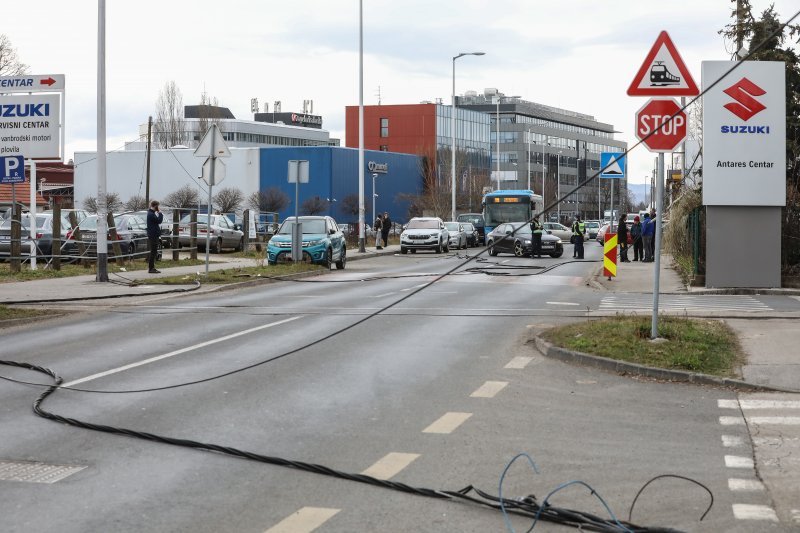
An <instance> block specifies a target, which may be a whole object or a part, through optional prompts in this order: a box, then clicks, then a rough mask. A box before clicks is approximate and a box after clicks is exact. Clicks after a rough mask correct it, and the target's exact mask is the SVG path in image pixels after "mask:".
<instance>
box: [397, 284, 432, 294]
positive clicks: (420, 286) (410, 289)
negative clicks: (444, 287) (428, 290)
mask: <svg viewBox="0 0 800 533" xmlns="http://www.w3.org/2000/svg"><path fill="white" fill-rule="evenodd" d="M426 285H428V283H420V284H419V285H414V286H413V287H409V288H407V289H400V290H401V291H402V292H408V291H413V290H414V289H419V288H422V287H424V286H426Z"/></svg>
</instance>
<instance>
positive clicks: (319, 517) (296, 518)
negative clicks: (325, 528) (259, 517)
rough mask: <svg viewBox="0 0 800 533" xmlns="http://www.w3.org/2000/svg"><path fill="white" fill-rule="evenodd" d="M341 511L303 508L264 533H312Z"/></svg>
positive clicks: (323, 508)
mask: <svg viewBox="0 0 800 533" xmlns="http://www.w3.org/2000/svg"><path fill="white" fill-rule="evenodd" d="M339 511H341V509H327V508H325V507H303V508H302V509H300V510H299V511H297V512H295V513H294V514H292V515H291V516H288V517H286V518H284V519H283V520H281V521H280V522H278V523H277V524H275V525H274V526H272V527H271V528H269V529H268V530H266V531H265V532H264V533H310V532H311V531H314V530H315V529H317V528H318V527H319V526H321V525H322V524H324V523H325V522H327V521H328V520H329V519H330V518H331V517H332V516H333V515H335V514H336V513H338V512H339Z"/></svg>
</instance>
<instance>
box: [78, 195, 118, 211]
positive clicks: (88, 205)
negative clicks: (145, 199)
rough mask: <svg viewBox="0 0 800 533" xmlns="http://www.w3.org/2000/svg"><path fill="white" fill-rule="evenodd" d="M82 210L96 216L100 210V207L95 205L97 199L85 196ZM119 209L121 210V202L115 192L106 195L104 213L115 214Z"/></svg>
mask: <svg viewBox="0 0 800 533" xmlns="http://www.w3.org/2000/svg"><path fill="white" fill-rule="evenodd" d="M83 208H84V209H86V210H87V211H88V212H90V213H94V214H97V211H98V209H99V208H100V206H99V205H97V197H96V196H87V197H86V199H85V200H84V201H83ZM120 208H122V200H120V198H119V194H117V193H115V192H110V193H108V194H106V211H107V212H109V213H116V212H119V210H120Z"/></svg>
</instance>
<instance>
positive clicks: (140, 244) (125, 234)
mask: <svg viewBox="0 0 800 533" xmlns="http://www.w3.org/2000/svg"><path fill="white" fill-rule="evenodd" d="M97 222H98V217H97V215H90V216H88V217H86V218H85V219H83V221H81V223H80V224H78V226H77V229H79V230H80V240H81V242H82V243H83V245H84V246H85V254H86V255H87V256H89V257H96V256H97ZM114 226H115V229H116V235H117V237H116V241H117V242H118V243H119V245H120V252H121V254H122V256H124V257H133V258H135V257H137V256H139V257H144V256H145V255H146V253H147V224H146V223H145V221H144V220H142V219H141V217H139V216H138V215H134V214H133V213H127V214H123V215H116V216H114ZM106 238H107V241H106V243H107V246H108V250H107V253H108V254H113V253H114V247H113V245H114V240H113V239H112V236H111V232H110V231H109V232H108V235H107V236H106ZM67 244H68V245H69V246H70V247H71V248H70V249H71V250H79V249H80V248H79V245H78V240H77V238H76V232H75V230H74V229H71V230H69V231H68V232H67ZM159 254H160V252H159Z"/></svg>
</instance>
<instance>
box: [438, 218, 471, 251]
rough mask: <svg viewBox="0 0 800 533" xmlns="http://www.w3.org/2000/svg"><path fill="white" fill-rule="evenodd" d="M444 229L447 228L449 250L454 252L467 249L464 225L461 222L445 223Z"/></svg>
mask: <svg viewBox="0 0 800 533" xmlns="http://www.w3.org/2000/svg"><path fill="white" fill-rule="evenodd" d="M444 227H445V228H447V233H449V234H450V239H449V241H448V244H449V245H450V247H451V248H455V249H456V250H460V249H461V248H464V249H466V248H467V233H466V232H465V231H464V225H463V224H462V223H461V222H445V223H444Z"/></svg>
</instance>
